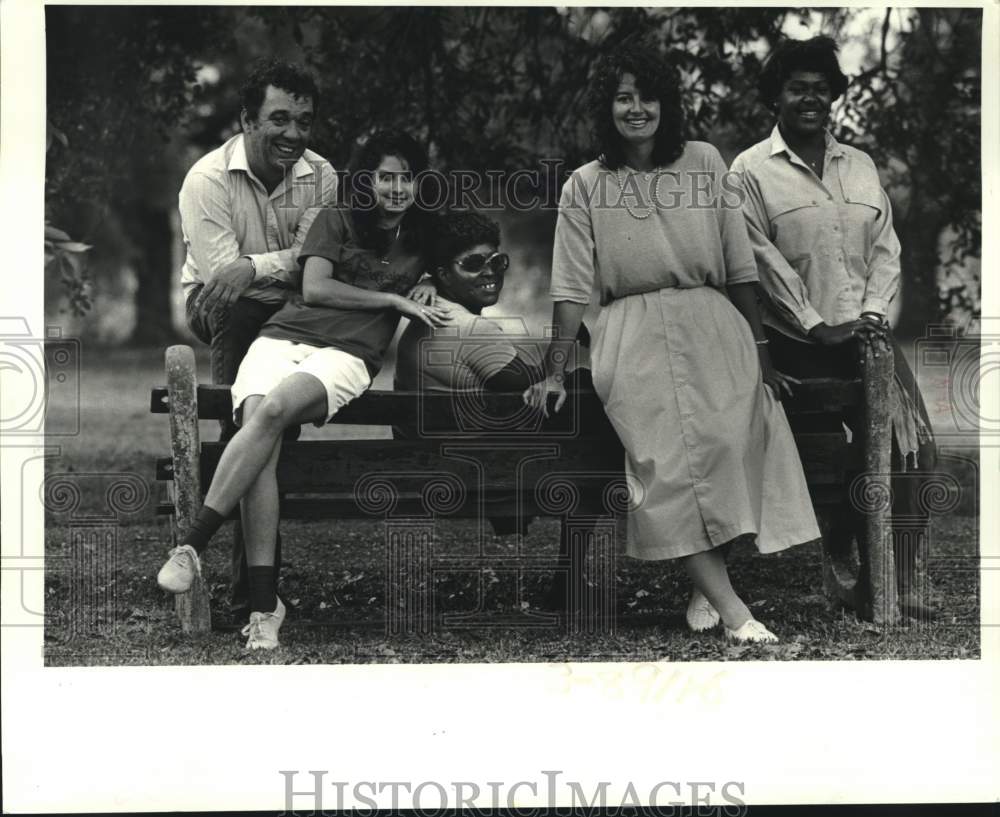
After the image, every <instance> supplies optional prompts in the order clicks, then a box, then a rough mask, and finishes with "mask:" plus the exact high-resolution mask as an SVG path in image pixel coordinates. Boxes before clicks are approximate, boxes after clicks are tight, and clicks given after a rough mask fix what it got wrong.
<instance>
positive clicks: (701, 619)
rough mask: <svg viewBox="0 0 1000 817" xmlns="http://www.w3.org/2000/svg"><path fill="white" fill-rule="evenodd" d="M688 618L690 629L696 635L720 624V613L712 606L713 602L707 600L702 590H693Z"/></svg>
mask: <svg viewBox="0 0 1000 817" xmlns="http://www.w3.org/2000/svg"><path fill="white" fill-rule="evenodd" d="M686 618H687V623H688V627H690V628H691V629H692V630H693V631H694V632H696V633H703V632H705V630H711V629H712V628H713V627H714V626H715V625H716V624H718V623H719V611H718V610H716V609H715V608H714V607H713V606H712V602H710V601H709V600H708V599H707V598H705V594H704V593H702V592H701V591H700V590H692V591H691V601H689V602H688V608H687V615H686Z"/></svg>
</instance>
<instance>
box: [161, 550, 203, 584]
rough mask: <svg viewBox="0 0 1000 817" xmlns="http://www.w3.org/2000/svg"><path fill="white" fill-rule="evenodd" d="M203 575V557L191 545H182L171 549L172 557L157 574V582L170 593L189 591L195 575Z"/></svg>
mask: <svg viewBox="0 0 1000 817" xmlns="http://www.w3.org/2000/svg"><path fill="white" fill-rule="evenodd" d="M200 575H201V559H199V558H198V551H196V550H195V549H194V548H193V547H191V545H180V546H179V547H175V548H174V549H173V550H171V551H170V558H169V559H167V561H166V564H164V565H163V567H161V568H160V572H159V573H157V574H156V583H157V584H158V585H160V587H162V588H163V589H164V590H166V591H167V592H168V593H187V591H188V590H190V589H191V585H192V584H194V577H195V576H200Z"/></svg>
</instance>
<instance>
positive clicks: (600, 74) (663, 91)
mask: <svg viewBox="0 0 1000 817" xmlns="http://www.w3.org/2000/svg"><path fill="white" fill-rule="evenodd" d="M623 74H632V75H633V76H634V77H635V82H636V86H637V87H638V89H639V91H640V92H641V93H642V94H643V95H644V96H648V97H650V98H653V99H658V100H659V101H660V125H659V127H658V128H657V129H656V136H655V137H654V138H655V142H654V145H653V161H654V162H655V163H656V164H657V165H668V164H670V163H671V162H674V161H676V160H677V159H679V158H680V156H681V154H682V153H683V152H684V131H685V116H684V106H683V104H682V102H681V87H680V78H679V76H678V74H677V71H676V70H675V68H674V67H673V66H672V65H671V64H670V63H669V62H668V61H667V60H666V59H665V58H664V57H663V55H661V54H660V53H659V51H657V50H656V49H655V48H654V47H652V46H649V45H646V44H641V43H633V44H629V45H626V46H622V47H620V48H618V49H617V50H615V51H613V52H612V53H610V54H608V55H606V56H605V57H603V58H602V59H601V61H600V62H599V63H598V64H597V69H596V71H595V74H594V78H593V80H592V82H591V84H590V115H591V118H592V120H593V122H594V138H595V141H596V142H597V145H598V149H599V150H600V151H601V161H602V162H603V163H604V165H606V166H607V167H609V168H611V169H612V170H617V169H618V168H619V167H621V166H622V165H623V164H625V157H624V153H623V151H622V137H621V134H620V133H618V130H617V129H616V128H615V123H614V119H613V118H612V115H611V105H612V103H613V101H614V97H615V92H616V91H617V90H618V86H619V84H620V83H621V78H622V75H623Z"/></svg>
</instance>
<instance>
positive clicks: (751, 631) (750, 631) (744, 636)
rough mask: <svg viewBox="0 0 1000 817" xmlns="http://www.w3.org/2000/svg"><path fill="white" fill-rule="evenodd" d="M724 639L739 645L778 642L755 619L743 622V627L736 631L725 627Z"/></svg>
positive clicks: (776, 637) (775, 637)
mask: <svg viewBox="0 0 1000 817" xmlns="http://www.w3.org/2000/svg"><path fill="white" fill-rule="evenodd" d="M726 638H727V639H728V640H730V641H737V642H739V643H741V644H751V643H773V642H775V641H777V640H778V636H776V635H775V634H774V633H772V632H771V631H770V630H769V629H767V627H765V626H764V625H763V624H761V623H760V622H759V621H757V619H755V618H751V619H749V620H748V621H746V622H744V624H743V626H741V627H739V628H738V629H736V630H730V629H729V628H728V627H726Z"/></svg>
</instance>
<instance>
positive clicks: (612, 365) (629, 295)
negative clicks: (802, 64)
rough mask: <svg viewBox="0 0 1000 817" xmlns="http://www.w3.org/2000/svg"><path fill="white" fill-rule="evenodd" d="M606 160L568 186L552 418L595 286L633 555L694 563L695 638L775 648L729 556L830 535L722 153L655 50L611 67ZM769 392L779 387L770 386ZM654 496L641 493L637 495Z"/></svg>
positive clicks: (639, 51) (602, 124)
mask: <svg viewBox="0 0 1000 817" xmlns="http://www.w3.org/2000/svg"><path fill="white" fill-rule="evenodd" d="M591 97H592V112H593V115H594V120H595V123H596V132H597V136H598V139H599V141H600V144H601V148H602V154H601V156H600V158H599V159H597V160H595V161H592V162H590V163H589V164H586V165H584V166H583V167H581V168H579V169H577V170H576V171H574V173H573V174H572V175H571V176H570V178H569V180H568V181H567V183H566V184H565V186H564V187H563V191H562V197H561V199H560V205H559V219H558V223H557V226H556V236H555V249H554V254H553V260H552V286H551V295H552V298H553V301H554V304H553V318H552V323H553V327H554V330H555V334H554V338H556V339H555V340H553V342H552V343H551V345H550V347H549V350H548V354H547V358H546V373H547V379H546V381H545V382H544V383H539V384H536V385H535V386H533V387H532V389H530V390H529V391H528V392H526V398H527V399H528V400H529V401H530V402H532V403H534V404H535V405H536V406H537V407H538V408H539V409H541V410H544V406H545V398H546V392H548V391H556V392H559V393H560V394H559V397H558V399H557V402H556V406H557V409H556V410H558V407H559V406H561V405H562V401H563V400H564V398H565V391H564V389H563V386H562V376H563V368H562V367H563V365H564V363H563V361H565V360H566V359H567V353H568V350H569V348H568V347H570V346H571V345H572V341H571V340H570V341H567V340H559V339H560V338H563V339H565V338H574V337H575V336H576V333H577V329H578V327H579V325H580V322H581V320H582V318H583V313H584V310H585V309H586V307H587V305H588V304H589V303H590V299H591V294H592V291H593V289H594V287H595V285H596V287H597V289H598V291H599V293H600V301H601V306H602V309H601V312H600V315H599V318H598V320H597V322H596V325H595V327H594V331H593V347H592V365H593V379H594V388H595V390H596V392H597V394H598V396H599V397H600V399H601V401H602V403H603V404H604V407H605V411H606V412H607V414H608V417H609V418H610V420H611V422H612V424H613V425H614V427H615V429H616V431H617V432H618V435H619V437H620V438H621V441H622V444H623V446H624V448H625V452H626V472H627V474H628V476H629V477H630V481H633V482H638V483H640V484H641V486H642V487H641V490H638V491H636V492H635V497H636V502H635V503H634V504H633V507H632V509H631V512H630V514H629V519H628V545H627V553H628V555H630V556H633V557H635V558H638V559H682V560H683V562H684V565H685V568H686V569H687V571H688V574H689V575H690V577H691V580H692V582H693V584H694V592H693V594H692V597H691V601H690V603H689V605H688V611H687V620H688V623H689V625H690V626H691V627H692V629H695V630H705V629H709V628H711V627H713V626H715V625H716V624H717V623H719V620H720V617H721V621H722V623H723V624H724V625H725V627H726V633H727V635H728V637H730V638H732V639H734V640H737V641H775V640H777V638H776V636H775V635H774V634H773V633H771V632H770V631H769V630H768V629H767V628H766V627H765V626H764V625H763V624H761V623H760V622H758V621H756V620H755V619H754V618H753V616H752V615H751V614H750V611H749V609H748V608H747V606H746V604H744V602H743V601H742V600H741V599H740V597H739V596H738V595H737V594H736V592H735V591H734V590H733V587H732V585H731V583H730V580H729V575H728V572H727V569H726V559H725V555H726V550H727V547H726V546H727V545H728V544H729V543H731V542H732V541H733V540H735V539H737V538H738V537H741V536H755V537H756V543H757V548H758V549H759V550H760V551H761V552H764V553H772V552H775V551H780V550H784V549H785V548H788V547H791V546H792V545H796V544H800V543H802V542H807V541H811V540H815V539H818V538H819V536H820V534H819V529H818V527H817V524H816V517H815V515H814V513H813V509H812V504H811V502H810V499H809V493H808V489H807V487H806V482H805V478H804V476H803V473H802V466H801V463H800V461H799V458H798V453H797V451H796V448H795V442H794V439H793V438H792V434H791V431H790V429H789V427H788V421H787V419H786V418H785V414H784V411H783V409H782V408H781V404H780V403H779V402H778V399H777V394H778V393H779V392H780V390H782V389H785V390H790V388H789V385H788V384H789V382H795V381H792V380H791V378H787V377H785V376H784V375H781V374H780V373H778V372H776V371H775V370H774V368H773V367H772V366H771V363H770V358H769V356H768V350H767V341H766V339H765V335H764V330H763V327H762V325H761V322H760V317H759V315H758V311H757V296H756V287H757V283H756V282H757V271H756V267H755V264H754V257H753V251H752V249H751V247H750V243H749V240H748V238H747V232H746V226H745V224H744V221H743V215H742V213H741V211H740V209H739V207H740V202H739V198H738V195H737V194H736V192H735V186H730V185H729V184H728V181H729V180H728V179H727V178H726V166H725V163H724V162H723V160H722V157H721V156H720V155H719V152H718V151H717V150H716V149H715V148H714V147H713V146H712V145H709V144H707V143H705V142H685V140H684V138H683V130H684V117H683V112H682V106H681V102H680V90H679V85H678V81H677V79H676V75H675V74H674V73H673V71H672V70H671V69H670V67H669V66H668V65H667V64H666V63H665V61H664V60H663V59H662V58H661V57H660V56H659V55H658V54H657V53H656V52H654V51H651V50H646V49H643V48H641V47H634V46H633V47H629V48H625V49H622V50H620V51H618V52H616V53H615V54H612V55H611V56H609V57H607V58H605V59H604V60H603V61H602V64H601V65H600V67H599V70H598V72H597V76H596V79H595V81H594V84H593V87H592V88H591ZM765 384H767V387H765ZM640 496H641V500H640V499H639V497H640Z"/></svg>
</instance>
